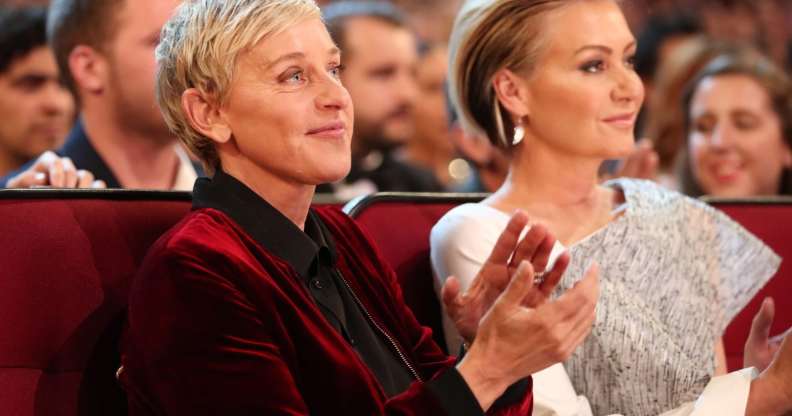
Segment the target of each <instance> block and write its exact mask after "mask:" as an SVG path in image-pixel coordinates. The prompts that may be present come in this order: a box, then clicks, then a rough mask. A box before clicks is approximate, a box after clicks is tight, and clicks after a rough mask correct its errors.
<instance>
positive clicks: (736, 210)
mask: <svg viewBox="0 0 792 416" xmlns="http://www.w3.org/2000/svg"><path fill="white" fill-rule="evenodd" d="M483 197H484V195H482V194H474V195H451V194H405V193H380V194H375V195H372V196H368V197H365V198H362V199H359V200H355V201H352V202H350V203H349V204H348V205H347V206H346V207H345V208H344V209H345V211H347V213H349V214H350V215H351V216H352V217H353V218H355V219H356V220H357V222H358V223H359V224H360V225H361V226H362V227H363V228H364V229H365V230H366V231H367V232H368V233H369V235H371V237H373V239H374V240H375V241H376V243H377V245H378V246H379V248H380V250H381V252H382V253H383V255H384V256H385V258H386V259H387V260H389V261H390V262H391V265H392V266H393V268H394V269H395V270H396V273H397V274H398V275H399V280H400V284H401V285H402V290H403V291H404V297H405V300H406V301H407V304H408V305H409V306H410V307H411V308H412V310H413V313H415V315H416V317H417V318H418V321H419V322H421V323H422V324H424V325H426V326H428V327H430V328H432V330H433V332H434V334H435V339H436V340H437V342H438V343H439V344H440V345H441V346H444V345H445V343H444V340H443V339H442V338H443V337H442V335H441V334H442V326H441V320H440V319H441V318H440V316H441V315H440V304H439V303H438V301H437V299H436V297H435V292H434V288H433V286H432V285H433V281H432V279H433V278H432V271H431V265H430V262H429V231H430V230H431V228H432V226H433V225H434V223H435V222H437V220H439V219H440V217H442V216H443V214H445V213H446V212H447V211H448V210H449V209H451V208H453V207H454V206H456V205H457V204H460V203H464V202H475V201H478V200H480V199H481V198H483ZM710 202H711V203H712V204H713V205H715V206H716V207H718V208H720V209H722V210H723V211H725V212H726V213H727V214H729V215H730V216H732V218H734V219H735V220H736V221H737V222H739V223H741V224H742V225H743V226H744V227H746V228H747V229H748V230H750V231H751V232H752V233H754V234H756V235H757V236H758V237H759V238H761V239H762V240H763V241H764V242H765V243H767V244H768V245H770V246H771V247H772V248H773V249H774V250H775V251H776V252H777V253H778V254H779V255H781V256H782V257H784V258H788V259H792V237H791V236H792V200H778V199H773V200H749V201H734V200H731V201H725V200H720V201H718V200H710ZM765 296H772V297H773V298H774V299H775V301H776V321H775V323H774V325H773V333H778V332H780V331H782V330H783V329H785V328H788V327H790V326H792V266H791V265H790V264H789V261H785V262H783V263H782V264H781V269H780V270H779V273H778V274H777V275H776V276H775V277H774V278H773V279H772V280H771V281H770V283H768V285H767V286H766V287H765V288H764V289H762V290H761V291H760V292H759V294H758V295H757V296H756V298H754V300H753V301H752V302H751V303H750V304H749V305H748V306H747V307H746V308H745V309H744V310H743V312H742V313H740V314H739V315H738V316H737V317H736V318H735V319H734V321H733V322H732V323H731V325H730V326H729V328H728V329H727V331H726V334H725V336H724V341H725V346H726V355H727V361H728V364H729V369H731V370H734V369H739V368H741V367H742V357H743V344H744V343H745V339H746V338H747V336H748V331H749V329H750V326H751V319H752V318H753V315H754V314H755V313H756V311H757V310H758V309H759V306H760V304H761V301H762V300H763V299H764V298H765Z"/></svg>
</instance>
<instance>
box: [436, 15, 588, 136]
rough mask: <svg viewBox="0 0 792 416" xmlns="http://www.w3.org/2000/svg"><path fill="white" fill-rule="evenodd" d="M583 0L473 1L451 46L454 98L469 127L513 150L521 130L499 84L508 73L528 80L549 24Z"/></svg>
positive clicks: (459, 22) (460, 19) (455, 30)
mask: <svg viewBox="0 0 792 416" xmlns="http://www.w3.org/2000/svg"><path fill="white" fill-rule="evenodd" d="M573 1H579V0H468V1H466V2H465V4H464V5H463V6H462V9H461V10H460V12H459V14H458V15H457V18H456V21H455V22H454V27H453V30H452V33H451V39H450V42H449V74H448V83H449V96H450V100H451V104H452V105H453V106H454V108H455V109H456V111H457V114H459V115H460V120H461V122H462V126H463V128H464V129H465V130H466V131H468V132H469V133H472V134H485V135H486V136H487V137H488V138H489V140H490V142H492V144H494V145H495V146H498V147H500V148H503V149H510V148H511V147H512V145H511V142H512V137H513V134H514V129H515V127H516V125H515V120H513V119H512V116H511V114H509V112H508V111H507V110H506V109H505V108H504V107H503V106H502V105H501V104H500V102H499V100H498V97H497V94H496V92H495V89H494V87H493V79H494V77H495V75H496V73H497V72H498V71H500V70H502V69H508V70H510V71H512V72H514V73H516V74H519V75H521V76H528V75H529V74H530V73H531V71H532V70H533V69H534V68H535V66H536V62H537V59H538V57H539V54H540V53H541V51H542V48H543V46H544V39H543V37H544V31H543V28H544V27H545V25H546V22H545V19H546V18H547V16H548V14H550V13H551V12H553V11H555V10H558V9H560V8H561V7H563V6H565V5H568V4H570V3H572V2H573Z"/></svg>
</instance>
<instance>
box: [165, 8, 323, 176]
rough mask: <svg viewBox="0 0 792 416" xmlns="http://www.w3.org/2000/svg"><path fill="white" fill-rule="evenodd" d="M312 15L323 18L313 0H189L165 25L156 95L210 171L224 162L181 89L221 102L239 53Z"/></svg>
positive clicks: (169, 121)
mask: <svg viewBox="0 0 792 416" xmlns="http://www.w3.org/2000/svg"><path fill="white" fill-rule="evenodd" d="M310 18H321V12H320V10H319V7H318V6H317V5H316V3H315V2H314V1H313V0H233V1H224V0H185V1H184V2H183V3H182V4H181V5H180V6H179V7H178V8H177V9H176V12H175V14H174V16H173V17H171V19H170V20H169V21H168V22H167V23H166V24H165V26H164V27H163V28H162V33H161V36H160V44H159V46H158V47H157V50H156V59H157V83H156V89H157V91H156V92H157V101H158V103H159V106H160V109H161V110H162V114H163V116H164V118H165V122H166V123H167V124H168V127H169V128H170V130H171V131H172V132H173V133H174V134H175V135H176V136H177V137H178V138H179V140H181V142H182V143H184V145H185V146H186V147H187V149H189V150H190V152H191V153H193V154H194V155H195V156H196V157H198V158H199V159H200V160H201V162H202V163H203V165H204V168H205V170H206V172H207V174H209V175H213V174H214V171H215V170H216V169H218V168H219V167H220V157H219V155H218V154H217V149H216V148H215V146H214V142H213V141H212V140H211V139H210V138H208V137H206V136H204V135H203V134H201V133H200V132H199V131H197V130H196V129H195V128H193V126H192V125H191V124H190V122H189V120H188V119H187V116H186V114H185V112H184V109H183V108H182V103H181V98H182V94H183V93H184V91H186V90H187V89H189V88H195V89H197V90H198V91H199V92H200V93H201V95H203V96H204V97H205V98H207V99H209V100H211V101H213V102H214V103H215V104H217V105H220V106H222V105H223V104H224V103H225V101H226V99H227V97H228V93H229V88H230V86H231V81H232V80H233V79H234V70H235V68H236V63H237V59H238V57H239V56H240V54H242V53H243V52H245V51H248V50H250V49H251V48H253V47H254V46H255V45H256V44H258V43H259V42H260V41H261V40H262V39H264V38H267V37H270V36H273V35H275V34H277V33H279V32H281V31H283V30H285V29H287V28H288V27H290V26H293V25H295V24H297V23H299V22H302V21H304V20H306V19H310Z"/></svg>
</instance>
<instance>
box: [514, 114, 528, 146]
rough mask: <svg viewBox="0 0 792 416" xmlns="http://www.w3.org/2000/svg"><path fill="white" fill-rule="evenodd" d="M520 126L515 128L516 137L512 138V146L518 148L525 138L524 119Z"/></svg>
mask: <svg viewBox="0 0 792 416" xmlns="http://www.w3.org/2000/svg"><path fill="white" fill-rule="evenodd" d="M519 123H520V124H517V126H515V127H514V137H513V138H512V146H517V145H518V144H520V142H521V141H522V140H523V139H524V138H525V128H524V127H523V126H522V117H521V118H520V122H519Z"/></svg>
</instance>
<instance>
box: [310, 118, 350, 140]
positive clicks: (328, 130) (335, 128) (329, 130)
mask: <svg viewBox="0 0 792 416" xmlns="http://www.w3.org/2000/svg"><path fill="white" fill-rule="evenodd" d="M306 134H307V135H309V136H314V137H322V138H330V139H339V138H343V137H344V136H345V135H346V125H345V124H344V123H343V122H341V121H337V122H332V123H328V124H325V125H323V126H321V127H317V128H313V129H311V130H308V133H306Z"/></svg>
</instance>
